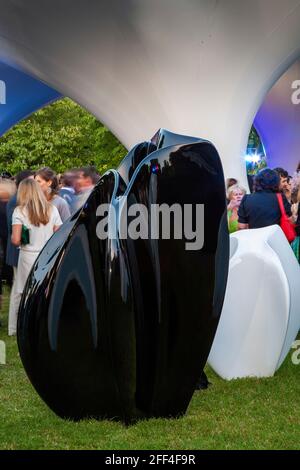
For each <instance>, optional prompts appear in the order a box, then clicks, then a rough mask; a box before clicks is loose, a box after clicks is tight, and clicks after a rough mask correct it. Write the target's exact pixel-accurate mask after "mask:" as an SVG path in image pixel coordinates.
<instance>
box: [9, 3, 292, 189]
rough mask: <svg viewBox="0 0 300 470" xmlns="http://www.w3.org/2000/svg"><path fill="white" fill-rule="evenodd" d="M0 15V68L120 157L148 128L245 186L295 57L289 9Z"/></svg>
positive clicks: (20, 11) (180, 7) (30, 10)
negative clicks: (208, 155) (270, 104)
mask: <svg viewBox="0 0 300 470" xmlns="http://www.w3.org/2000/svg"><path fill="white" fill-rule="evenodd" d="M0 11H1V15H0V60H3V61H5V62H7V63H10V64H12V65H14V66H19V67H20V68H21V69H23V70H24V71H25V72H28V73H30V74H31V75H32V76H33V77H35V78H37V79H40V80H42V81H45V82H46V83H47V84H49V85H50V86H51V87H52V88H54V89H56V90H57V91H59V92H61V93H62V94H63V95H66V96H69V97H71V98H72V99H74V100H75V101H77V102H78V103H79V104H81V105H83V106H84V107H86V108H87V109H89V111H91V112H92V113H94V114H95V115H96V116H97V117H98V118H99V119H100V120H101V121H102V122H103V123H104V124H106V125H107V127H108V128H110V129H111V131H112V132H113V133H114V134H115V135H116V136H117V137H118V138H119V139H120V140H121V141H122V142H123V143H124V145H125V146H126V147H127V148H129V147H132V145H134V144H135V143H136V142H139V141H143V140H144V139H145V136H149V135H153V134H154V133H155V132H156V130H157V129H158V128H166V129H169V130H171V131H173V132H175V133H179V134H184V135H199V136H200V137H203V138H205V139H209V140H210V141H212V142H213V143H214V144H215V145H216V147H217V149H218V151H219V153H220V155H221V158H222V162H223V166H224V170H225V175H226V176H234V177H237V178H239V179H240V180H241V182H243V183H244V184H246V170H245V162H244V158H243V157H244V153H245V151H246V147H247V140H248V135H249V130H250V128H251V125H252V122H253V119H254V116H255V114H256V112H257V110H258V109H259V107H260V105H261V103H262V101H263V99H264V97H265V95H266V94H267V92H268V91H269V89H270V88H271V87H272V85H273V84H274V83H275V82H276V80H277V79H278V78H279V77H280V76H281V75H282V73H283V72H285V71H286V70H287V68H288V67H289V66H290V65H291V64H292V63H293V62H294V61H295V60H296V59H297V58H299V57H300V28H299V24H300V3H299V0H257V1H255V2H252V1H250V0H249V1H240V0H218V1H217V0H201V1H200V0H199V1H198V0H197V1H196V0H184V1H183V0H164V1H161V0H123V1H120V0H101V1H99V0H89V1H88V2H87V1H86V0H76V1H70V0H65V1H61V0H43V1H41V0H18V1H15V0H0ZM0 79H1V77H0ZM7 99H9V96H7Z"/></svg>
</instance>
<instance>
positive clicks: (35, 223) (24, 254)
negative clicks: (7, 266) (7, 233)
mask: <svg viewBox="0 0 300 470" xmlns="http://www.w3.org/2000/svg"><path fill="white" fill-rule="evenodd" d="M61 224H62V221H61V218H60V216H59V213H58V210H57V209H56V207H54V206H53V205H52V204H50V203H49V202H48V201H47V199H46V198H45V196H44V194H43V192H42V190H41V188H40V186H39V184H38V183H37V182H36V181H35V180H33V179H25V180H23V181H22V182H21V183H20V185H19V188H18V193H17V207H16V208H15V210H14V212H13V216H12V236H11V241H12V243H13V244H14V245H16V246H19V247H20V256H19V261H18V270H17V277H16V289H17V292H18V293H20V294H21V293H22V292H23V290H24V286H25V283H26V281H27V278H28V276H29V273H30V271H31V268H32V266H33V264H34V262H35V260H36V258H37V257H38V255H39V253H40V251H41V250H42V248H43V247H44V245H45V244H46V243H47V241H48V240H49V238H50V237H51V236H52V234H53V233H54V232H55V231H56V230H58V228H59V226H60V225H61Z"/></svg>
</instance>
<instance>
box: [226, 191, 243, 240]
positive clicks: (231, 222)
mask: <svg viewBox="0 0 300 470" xmlns="http://www.w3.org/2000/svg"><path fill="white" fill-rule="evenodd" d="M245 194H246V190H245V189H244V188H242V187H241V186H239V185H238V184H235V185H233V186H230V188H229V189H228V192H227V198H228V201H229V204H228V205H227V218H228V229H229V233H233V232H236V231H237V230H238V219H239V217H238V210H239V207H240V204H241V201H242V199H243V197H244V196H245Z"/></svg>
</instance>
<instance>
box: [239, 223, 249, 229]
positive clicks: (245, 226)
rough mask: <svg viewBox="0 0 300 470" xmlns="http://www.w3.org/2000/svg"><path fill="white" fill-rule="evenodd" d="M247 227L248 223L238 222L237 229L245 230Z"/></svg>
mask: <svg viewBox="0 0 300 470" xmlns="http://www.w3.org/2000/svg"><path fill="white" fill-rule="evenodd" d="M248 228H249V224H241V223H240V222H239V224H238V230H247V229H248Z"/></svg>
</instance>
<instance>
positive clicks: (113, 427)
mask: <svg viewBox="0 0 300 470" xmlns="http://www.w3.org/2000/svg"><path fill="white" fill-rule="evenodd" d="M7 308H8V296H7V294H6V296H5V299H4V306H3V309H2V312H1V319H2V327H1V328H0V340H3V341H5V343H6V348H7V364H6V365H5V366H4V365H2V366H1V365H0V448H1V449H105V450H121V449H128V450H132V449H146V450H155V449H158V450H171V449H172V450H173V449H174V450H176V449H178V450H183V449H193V450H194V449H299V447H300V380H299V379H300V365H298V366H296V365H293V363H292V361H291V356H290V355H289V357H288V358H287V359H286V361H285V363H284V365H283V366H282V367H281V369H280V370H279V372H278V373H277V374H276V375H275V377H273V378H269V379H260V380H257V379H247V380H235V381H231V382H225V381H223V380H222V379H220V378H218V377H217V376H216V375H215V374H214V372H213V371H212V370H211V369H209V368H207V370H206V372H207V374H208V377H209V379H210V381H211V382H212V383H213V385H212V387H210V388H209V389H208V390H206V391H202V392H199V391H197V392H195V394H194V397H193V400H192V402H191V404H190V406H189V409H188V411H187V414H186V416H184V417H183V418H179V419H169V420H167V419H151V420H148V421H141V422H139V423H137V424H135V425H132V426H129V427H125V426H124V425H123V424H121V423H117V422H111V421H100V422H97V421H82V422H79V423H73V422H68V421H63V420H62V419H60V418H58V417H57V416H55V415H54V414H53V413H52V412H51V411H50V410H49V409H48V408H47V406H46V405H45V404H44V403H43V402H42V400H41V399H40V398H39V396H38V395H37V394H36V392H35V391H34V389H33V388H32V386H31V384H30V383H29V380H28V379H27V376H26V374H25V372H24V370H23V367H22V365H21V362H20V359H19V355H18V350H17V345H16V339H15V338H8V337H7V334H6V331H7ZM170 393H172V390H170Z"/></svg>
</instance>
